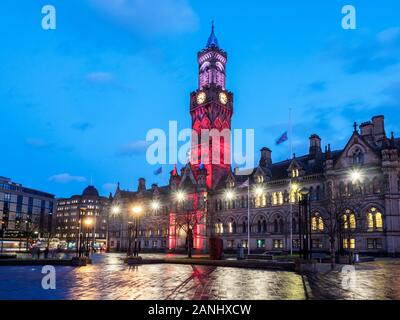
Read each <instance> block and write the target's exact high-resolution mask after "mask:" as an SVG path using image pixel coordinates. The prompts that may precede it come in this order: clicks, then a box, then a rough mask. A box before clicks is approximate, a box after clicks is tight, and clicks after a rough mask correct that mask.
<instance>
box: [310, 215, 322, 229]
mask: <svg viewBox="0 0 400 320" xmlns="http://www.w3.org/2000/svg"><path fill="white" fill-rule="evenodd" d="M311 229H312V231H319V232H321V231H324V220H323V219H322V217H321V215H320V214H319V212H316V213H315V214H314V215H313V217H312V218H311Z"/></svg>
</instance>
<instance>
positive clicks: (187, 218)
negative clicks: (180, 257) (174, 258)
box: [175, 210, 205, 258]
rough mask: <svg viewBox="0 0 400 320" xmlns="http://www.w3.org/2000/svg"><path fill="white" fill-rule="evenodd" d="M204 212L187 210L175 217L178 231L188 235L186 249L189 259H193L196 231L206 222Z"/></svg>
mask: <svg viewBox="0 0 400 320" xmlns="http://www.w3.org/2000/svg"><path fill="white" fill-rule="evenodd" d="M204 218H205V214H204V212H199V211H196V210H185V211H182V212H178V213H177V214H176V216H175V228H176V230H177V231H178V230H183V231H184V232H185V235H186V240H185V247H186V250H187V255H188V258H191V257H192V249H193V239H194V236H195V235H196V234H195V230H196V228H197V226H198V225H199V224H200V223H203V222H204Z"/></svg>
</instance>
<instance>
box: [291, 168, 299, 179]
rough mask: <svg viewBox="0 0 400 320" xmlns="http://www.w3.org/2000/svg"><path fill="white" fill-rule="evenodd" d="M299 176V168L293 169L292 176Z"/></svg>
mask: <svg viewBox="0 0 400 320" xmlns="http://www.w3.org/2000/svg"><path fill="white" fill-rule="evenodd" d="M298 176H299V169H293V170H292V178H297V177H298Z"/></svg>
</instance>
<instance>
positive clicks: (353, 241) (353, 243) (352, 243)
mask: <svg viewBox="0 0 400 320" xmlns="http://www.w3.org/2000/svg"><path fill="white" fill-rule="evenodd" d="M343 248H344V249H348V248H349V239H343ZM355 248H356V239H350V249H355Z"/></svg>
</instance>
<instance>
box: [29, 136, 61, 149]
mask: <svg viewBox="0 0 400 320" xmlns="http://www.w3.org/2000/svg"><path fill="white" fill-rule="evenodd" d="M25 142H26V144H27V145H29V146H30V147H32V148H35V149H51V148H52V147H54V144H52V143H48V142H46V141H44V140H43V139H40V138H27V139H26V140H25Z"/></svg>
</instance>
